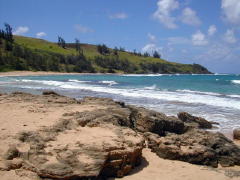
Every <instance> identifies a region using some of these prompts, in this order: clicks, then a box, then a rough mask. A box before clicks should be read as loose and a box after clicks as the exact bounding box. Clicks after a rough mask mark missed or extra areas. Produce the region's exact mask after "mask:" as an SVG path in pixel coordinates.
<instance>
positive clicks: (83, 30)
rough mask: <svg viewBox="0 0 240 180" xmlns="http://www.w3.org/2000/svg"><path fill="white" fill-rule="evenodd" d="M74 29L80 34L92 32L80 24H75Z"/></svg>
mask: <svg viewBox="0 0 240 180" xmlns="http://www.w3.org/2000/svg"><path fill="white" fill-rule="evenodd" d="M74 28H75V29H76V30H77V31H78V32H80V33H89V32H94V31H93V30H92V29H91V28H89V27H86V26H83V25H81V24H76V25H75V26H74Z"/></svg>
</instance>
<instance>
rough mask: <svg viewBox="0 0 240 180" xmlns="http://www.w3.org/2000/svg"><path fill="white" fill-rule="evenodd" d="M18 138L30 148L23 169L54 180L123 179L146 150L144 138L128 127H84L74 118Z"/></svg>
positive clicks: (100, 124) (26, 133)
mask: <svg viewBox="0 0 240 180" xmlns="http://www.w3.org/2000/svg"><path fill="white" fill-rule="evenodd" d="M76 114H78V113H76ZM65 117H66V116H65ZM17 137H18V138H19V140H21V141H22V142H23V143H29V144H30V150H28V151H27V152H20V154H21V156H20V157H21V158H22V159H23V164H22V167H23V168H24V169H27V170H30V171H32V172H35V173H36V174H38V175H39V176H40V177H44V178H53V179H70V178H73V177H74V178H83V177H84V178H92V177H99V176H101V177H123V176H124V175H126V174H128V173H129V172H130V171H131V170H132V169H133V168H134V167H135V166H137V165H139V164H140V162H141V157H142V149H143V147H144V138H143V137H142V136H141V135H139V134H138V133H137V132H134V131H133V130H131V129H129V128H127V127H121V126H116V125H113V124H111V123H107V122H104V121H101V123H99V124H96V125H95V126H91V127H88V126H84V127H82V126H81V124H79V123H78V119H76V118H72V117H71V116H70V119H69V120H66V119H63V120H62V121H60V122H59V123H57V124H56V125H54V126H52V127H51V128H43V129H41V130H40V131H37V132H25V133H24V132H22V133H20V134H19V135H18V136H17Z"/></svg>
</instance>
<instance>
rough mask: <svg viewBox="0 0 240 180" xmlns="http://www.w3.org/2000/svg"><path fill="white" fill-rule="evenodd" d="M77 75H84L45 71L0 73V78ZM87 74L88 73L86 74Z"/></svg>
mask: <svg viewBox="0 0 240 180" xmlns="http://www.w3.org/2000/svg"><path fill="white" fill-rule="evenodd" d="M64 74H68V75H77V74H84V73H63V72H52V71H51V72H47V71H36V72H34V71H10V72H0V76H48V75H64ZM86 74H88V73H86Z"/></svg>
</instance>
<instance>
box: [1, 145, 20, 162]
mask: <svg viewBox="0 0 240 180" xmlns="http://www.w3.org/2000/svg"><path fill="white" fill-rule="evenodd" d="M18 156H19V151H18V149H17V148H16V146H14V145H12V146H10V147H9V148H8V150H7V152H6V153H5V154H4V155H3V158H4V159H7V160H12V159H14V158H16V157H18Z"/></svg>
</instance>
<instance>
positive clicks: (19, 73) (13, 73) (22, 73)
mask: <svg viewBox="0 0 240 180" xmlns="http://www.w3.org/2000/svg"><path fill="white" fill-rule="evenodd" d="M95 74H96V75H124V74H125V73H77V72H69V73H68V72H53V71H8V72H0V77H7V76H48V75H95ZM152 74H154V73H149V74H139V75H152ZM174 74H176V75H215V74H214V73H212V74H179V73H174ZM174 74H162V75H174ZM130 75H131V74H130ZM134 75H138V74H134ZM156 75H159V74H158V73H157V74H156ZM217 75H221V74H217Z"/></svg>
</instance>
